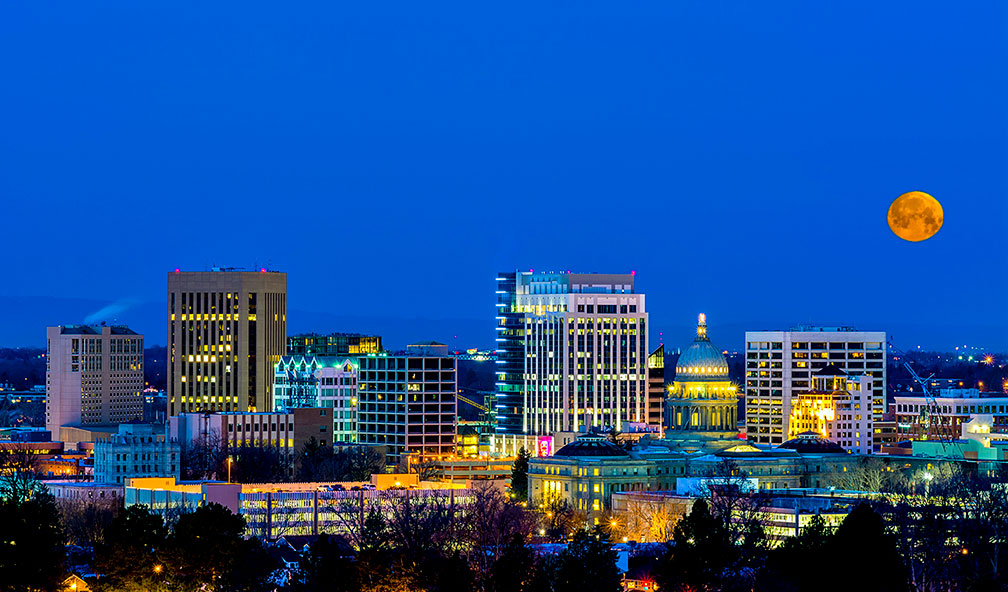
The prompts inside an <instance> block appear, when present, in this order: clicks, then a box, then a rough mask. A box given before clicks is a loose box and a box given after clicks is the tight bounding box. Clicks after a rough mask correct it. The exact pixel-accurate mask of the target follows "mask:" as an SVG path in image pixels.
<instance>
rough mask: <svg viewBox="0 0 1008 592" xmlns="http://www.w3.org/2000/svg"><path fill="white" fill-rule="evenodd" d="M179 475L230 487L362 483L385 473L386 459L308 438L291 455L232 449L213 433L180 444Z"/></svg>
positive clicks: (284, 450)
mask: <svg viewBox="0 0 1008 592" xmlns="http://www.w3.org/2000/svg"><path fill="white" fill-rule="evenodd" d="M181 457H182V458H181V475H182V478H183V479H186V480H224V479H227V478H230V480H231V481H232V482H235V483H284V482H289V481H296V482H312V481H367V480H368V479H370V478H371V475H372V474H373V473H381V472H383V471H384V470H385V458H384V456H383V455H382V454H381V452H379V451H378V450H376V449H374V448H372V447H369V446H349V447H346V448H341V449H339V450H337V449H335V448H333V446H332V445H331V444H329V443H326V442H321V441H319V440H318V439H316V438H314V437H312V438H310V439H309V440H308V441H307V442H305V444H304V445H303V446H302V447H301V449H300V450H298V451H297V452H296V454H293V455H292V454H290V452H289V450H288V449H287V448H282V447H279V446H273V445H268V446H249V445H242V446H231V445H230V444H229V443H228V442H227V441H226V440H225V441H222V440H221V438H220V437H219V435H218V434H217V433H216V432H211V433H210V434H207V435H203V436H201V437H200V438H198V439H196V440H194V441H193V442H190V443H188V444H185V445H183V446H182V452H181Z"/></svg>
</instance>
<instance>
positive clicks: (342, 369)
mask: <svg viewBox="0 0 1008 592" xmlns="http://www.w3.org/2000/svg"><path fill="white" fill-rule="evenodd" d="M359 367H360V363H359V362H358V359H357V358H356V357H352V358H339V357H325V356H301V355H296V356H284V357H283V358H281V359H280V362H279V363H278V364H277V365H276V370H275V373H274V378H273V411H274V412H281V413H282V412H287V411H291V410H293V409H300V408H304V407H325V408H328V409H332V419H333V438H334V441H335V442H340V443H355V442H357V378H358V369H359Z"/></svg>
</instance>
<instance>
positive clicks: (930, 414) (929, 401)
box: [886, 340, 958, 451]
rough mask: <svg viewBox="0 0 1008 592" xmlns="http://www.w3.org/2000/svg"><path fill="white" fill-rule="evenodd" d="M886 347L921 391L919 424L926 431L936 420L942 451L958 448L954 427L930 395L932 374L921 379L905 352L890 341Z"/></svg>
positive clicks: (932, 395)
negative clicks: (922, 404) (897, 358)
mask: <svg viewBox="0 0 1008 592" xmlns="http://www.w3.org/2000/svg"><path fill="white" fill-rule="evenodd" d="M886 347H887V348H889V351H890V352H891V353H893V354H894V355H897V356H899V357H900V359H901V360H902V362H903V367H904V368H906V370H907V372H909V373H910V376H912V377H913V379H914V381H915V382H917V384H919V385H920V387H921V391H923V393H924V402H925V403H926V406H925V407H924V408H923V409H921V424H922V425H923V426H924V428H925V429H928V428H930V427H931V425H932V422H933V420H934V419H935V418H937V420H938V421H937V426H938V430H937V433H938V440H939V441H940V442H941V445H942V451H945V450H946V449H947V448H948V446H949V445H951V444H956V446H957V447H958V444H957V443H956V442H955V438H953V437H952V434H951V432H952V429H953V428H954V426H952V420H951V419H950V418H948V417H946V416H945V415H944V414H943V413H942V407H941V406H940V405H939V404H938V401H937V400H936V399H935V396H934V394H932V393H931V390H930V389H929V388H928V381H929V380H931V379H932V378H934V374H931V376H928V377H927V378H921V376H920V375H919V374H917V371H916V370H914V367H913V366H911V365H910V361H909V360H907V357H906V352H904V351H903V350H901V349H899V348H898V347H896V346H895V345H893V343H892V341H891V340H890V341H889V342H888V343H886ZM946 428H948V429H946ZM928 431H930V430H928Z"/></svg>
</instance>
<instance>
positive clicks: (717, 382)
mask: <svg viewBox="0 0 1008 592" xmlns="http://www.w3.org/2000/svg"><path fill="white" fill-rule="evenodd" d="M675 370H676V375H675V381H674V382H673V383H672V386H671V388H670V389H669V392H668V399H667V402H666V405H667V412H666V416H667V418H668V425H667V426H666V430H665V439H666V440H668V441H673V442H678V443H679V445H680V446H681V447H682V448H683V449H686V450H693V451H696V450H700V449H719V448H727V447H729V446H732V445H734V444H736V443H738V417H737V416H736V414H737V413H738V395H737V394H736V389H735V385H733V384H732V383H731V380H729V378H728V362H727V361H726V360H725V358H724V355H723V354H722V353H721V352H720V351H718V349H717V348H716V347H714V345H713V344H712V343H711V341H710V339H709V338H708V337H707V317H706V315H704V314H703V313H700V316H699V317H698V318H697V330H696V338H695V339H694V340H693V343H692V344H691V345H690V346H689V347H688V348H686V349H685V350H684V351H683V352H682V354H680V355H679V359H678V360H677V361H676V369H675Z"/></svg>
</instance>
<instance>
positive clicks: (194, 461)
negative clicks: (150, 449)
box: [180, 430, 227, 481]
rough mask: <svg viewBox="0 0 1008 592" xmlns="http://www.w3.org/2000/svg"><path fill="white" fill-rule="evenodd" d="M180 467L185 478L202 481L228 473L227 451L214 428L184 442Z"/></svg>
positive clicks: (221, 476)
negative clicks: (190, 440)
mask: <svg viewBox="0 0 1008 592" xmlns="http://www.w3.org/2000/svg"><path fill="white" fill-rule="evenodd" d="M180 468H181V474H182V478H183V479H191V480H196V481H202V480H207V479H211V480H212V479H219V478H223V477H224V476H225V475H227V451H226V446H225V445H224V443H222V442H221V437H220V434H219V433H218V432H216V431H214V430H211V431H209V432H207V433H204V434H201V435H200V436H199V437H198V438H197V439H195V440H193V441H192V442H187V443H183V444H182V453H181V455H180Z"/></svg>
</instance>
